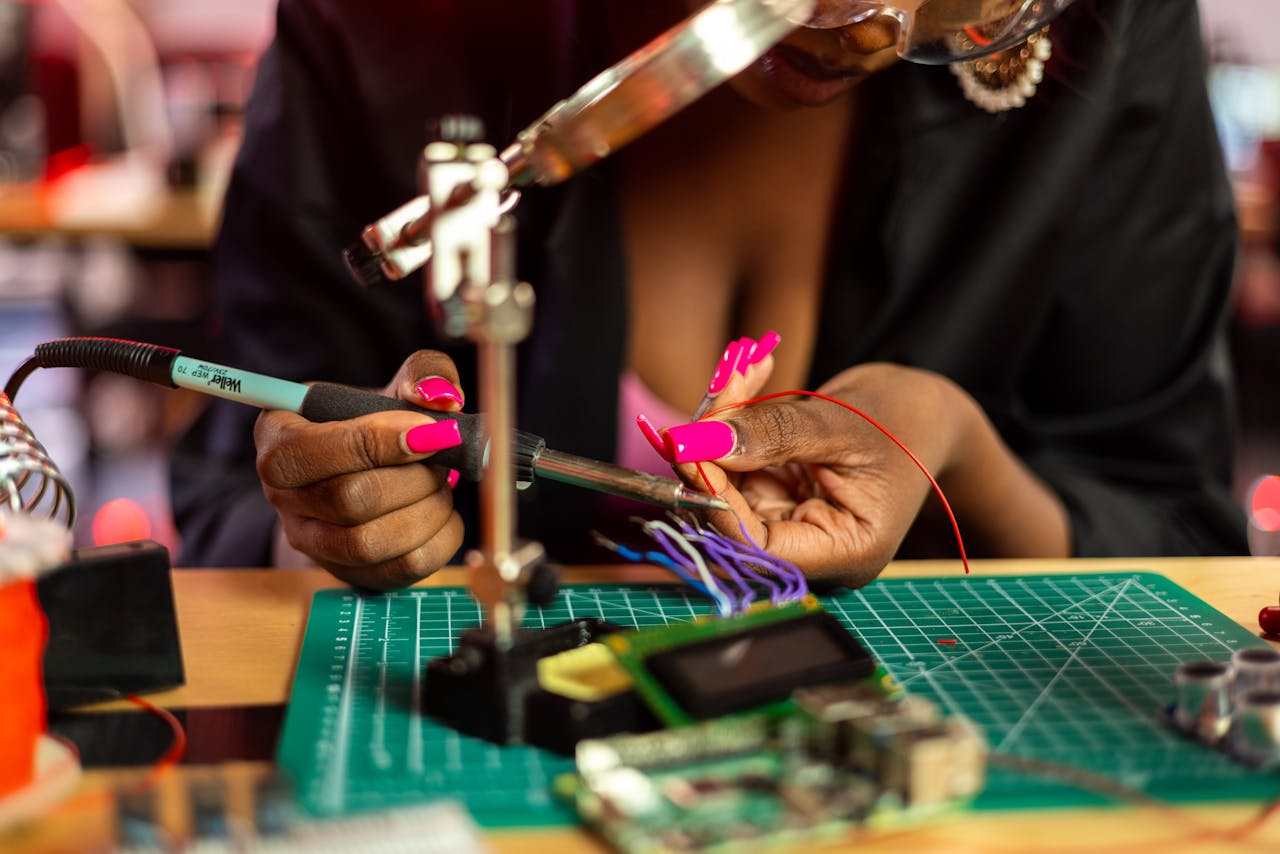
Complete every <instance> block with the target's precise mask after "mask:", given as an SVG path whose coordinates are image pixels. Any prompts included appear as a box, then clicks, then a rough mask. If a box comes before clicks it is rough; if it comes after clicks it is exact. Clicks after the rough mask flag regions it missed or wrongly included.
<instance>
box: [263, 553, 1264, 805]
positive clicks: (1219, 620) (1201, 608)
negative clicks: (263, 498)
mask: <svg viewBox="0 0 1280 854" xmlns="http://www.w3.org/2000/svg"><path fill="white" fill-rule="evenodd" d="M820 598H821V599H822V601H823V604H824V605H825V606H826V607H827V609H828V610H829V611H830V612H831V613H832V614H834V615H835V616H836V617H838V618H839V619H840V620H841V622H843V623H844V624H845V625H846V626H848V627H850V628H851V629H852V630H853V631H854V632H855V633H856V634H857V635H858V636H859V637H860V638H861V640H862V641H863V642H864V643H865V644H866V646H867V647H868V648H869V649H870V650H871V651H872V653H873V654H874V655H875V657H876V658H877V659H878V660H879V661H880V662H881V663H882V664H883V665H884V667H885V668H886V669H887V670H888V671H889V672H890V673H891V674H892V675H893V676H894V678H895V679H897V680H898V682H899V683H900V684H902V685H903V686H904V687H905V688H906V689H907V690H908V691H911V692H913V693H918V694H921V695H924V696H927V697H929V698H931V699H933V700H934V701H935V702H937V703H939V704H940V706H941V707H942V708H943V709H944V710H946V711H947V712H952V713H963V714H966V715H968V716H969V717H970V718H972V719H973V720H974V721H976V722H977V723H978V724H979V725H980V726H981V727H982V728H983V730H984V731H985V733H986V735H987V738H988V739H989V741H990V743H991V746H992V749H993V750H997V751H1000V752H1001V753H1005V754H1010V755H1013V756H1017V757H1022V758H1027V759H1034V760H1047V761H1051V762H1056V763H1066V764H1070V765H1072V766H1076V767H1079V768H1083V769H1086V770H1088V771H1092V772H1096V773H1101V774H1104V775H1106V776H1108V777H1110V778H1111V779H1113V780H1115V781H1116V782H1119V783H1121V784H1123V785H1125V786H1128V787H1131V788H1135V789H1141V790H1143V791H1146V792H1148V793H1150V794H1152V795H1155V796H1157V797H1161V798H1167V799H1170V800H1178V801H1187V800H1201V799H1223V798H1233V799H1240V798H1259V799H1261V798H1266V797H1274V796H1275V795H1277V794H1280V776H1278V775H1274V774H1271V775H1268V774H1262V773H1259V772H1255V771H1250V770H1248V769H1245V768H1243V767H1240V766H1238V765H1236V764H1235V763H1233V762H1231V761H1230V760H1228V759H1227V758H1226V757H1224V756H1222V755H1221V754H1218V753H1216V752H1214V751H1211V750H1208V749H1205V748H1202V747H1200V746H1199V745H1197V744H1195V743H1194V742H1190V741H1187V740H1185V739H1183V738H1181V737H1179V736H1178V735H1176V734H1174V733H1173V732H1171V731H1170V730H1168V729H1167V728H1166V727H1165V726H1164V725H1163V724H1162V722H1161V717H1160V715H1161V709H1162V708H1163V707H1164V706H1166V705H1167V704H1168V703H1169V702H1170V701H1171V700H1172V698H1173V671H1174V668H1175V667H1176V666H1177V665H1178V664H1179V663H1180V662H1183V661H1187V660H1190V659H1197V658H1213V659H1218V660H1223V659H1226V658H1228V657H1229V656H1230V655H1231V653H1232V652H1233V651H1234V650H1236V649H1238V648H1240V647H1243V646H1257V645H1262V644H1263V642H1262V641H1260V640H1259V639H1258V638H1256V637H1254V636H1253V635H1252V634H1251V633H1249V632H1248V631H1246V630H1245V629H1244V628H1242V627H1241V626H1239V625H1238V624H1236V623H1235V622H1233V621H1232V620H1231V619H1230V618H1228V617H1226V616H1225V615H1223V614H1221V613H1219V612H1218V611H1215V610H1214V609H1213V608H1211V607H1210V606H1209V605H1207V604H1206V603H1205V602H1203V601H1202V600H1200V599H1198V598H1196V597H1195V596H1192V595H1191V594H1190V593H1188V592H1187V591H1186V590H1184V589H1182V588H1181V587H1178V586H1177V585H1175V584H1173V583H1172V582H1170V581H1169V580H1167V579H1165V578H1163V577H1162V576H1158V575H1154V574H1150V573H1121V574H1114V573H1113V574H1106V575H1042V576H1021V577H1002V578H978V577H971V576H966V577H956V578H942V579H894V580H880V581H877V582H874V583H873V584H871V585H869V586H867V587H865V588H863V589H861V590H845V591H841V592H840V593H838V594H837V595H834V596H824V597H820ZM709 611H710V607H709V605H708V603H707V602H706V601H705V600H703V599H701V598H699V597H698V596H697V595H696V594H695V593H693V592H692V591H689V590H688V589H687V588H684V587H679V586H674V585H672V586H667V585H658V586H652V587H633V586H627V587H624V586H612V585H592V586H569V587H566V588H564V589H563V590H562V591H561V592H560V595H559V596H558V597H557V599H556V602H555V604H554V605H552V606H551V607H548V608H545V609H543V610H541V611H534V612H532V613H531V614H530V616H529V618H528V620H526V625H532V626H545V625H554V624H556V623H560V622H563V621H565V620H569V619H573V618H575V617H580V616H600V617H604V618H605V619H607V620H610V621H612V622H615V623H619V624H622V625H627V626H633V625H634V626H637V627H644V626H655V625H664V624H667V623H671V622H677V621H683V620H689V619H691V618H692V617H694V616H696V615H699V614H705V613H708V612H709ZM479 621H480V612H479V610H478V608H477V606H476V604H475V602H474V601H473V600H472V599H471V597H470V595H469V594H468V593H467V591H466V590H464V589H461V588H434V589H423V590H407V591H400V592H397V593H389V594H383V595H360V594H357V593H355V592H352V591H342V590H327V591H322V592H320V593H317V594H316V597H315V600H314V602H313V604H312V608H311V617H310V620H309V621H308V624H307V632H306V638H305V640H304V642H303V647H302V653H301V657H300V659H299V662H298V670H297V674H296V676H295V678H294V683H293V696H292V699H291V701H290V703H289V710H288V714H287V716H286V719H285V725H284V732H283V734H282V736H281V741H280V750H279V760H280V764H281V766H282V767H283V768H284V769H285V771H286V772H287V773H289V774H290V775H291V776H292V777H293V779H294V780H295V781H296V783H297V791H298V794H299V797H300V799H301V801H302V803H303V804H304V806H305V807H306V808H307V809H309V810H310V811H312V812H314V813H317V814H322V815H330V814H338V813H344V812H352V811H359V810H364V809H373V808H381V807H388V806H396V805H402V804H409V803H417V802H421V801H424V800H430V799H434V798H439V797H444V796H448V797H452V798H456V799H458V800H460V801H461V802H462V803H464V804H465V805H466V806H467V808H468V809H469V810H470V811H471V813H472V814H473V815H474V816H475V817H476V819H477V820H478V821H479V822H480V823H481V824H483V825H486V826H532V825H547V824H562V823H568V822H571V821H573V818H572V816H571V815H570V813H569V812H568V811H567V810H566V809H565V808H563V807H562V806H561V805H560V804H559V803H557V802H556V801H555V799H554V798H553V797H552V795H551V793H550V788H551V781H552V780H553V779H554V777H555V776H556V775H558V774H560V773H562V772H564V771H568V770H570V768H571V763H570V761H569V760H567V759H564V758H562V757H559V756H555V755H552V754H549V753H545V752H543V751H540V750H536V749H533V748H527V747H496V746H494V745H491V744H488V743H487V742H483V741H479V740H477V739H474V738H469V737H467V736H462V735H459V734H457V733H456V732H454V731H452V730H450V729H448V728H446V727H443V726H441V725H439V724H437V723H435V722H434V721H432V720H431V719H429V718H424V717H423V716H422V714H421V709H420V704H419V697H420V695H421V687H422V682H421V680H422V673H423V665H424V664H425V663H426V661H427V660H428V659H430V658H432V657H434V656H438V655H442V654H445V653H447V652H449V651H450V649H451V648H452V645H453V641H454V638H455V637H456V636H457V633H458V631H459V630H461V629H464V628H467V627H470V626H473V625H475V624H477V623H478V622H479ZM949 640H954V641H955V643H939V641H949ZM1099 800H1100V799H1099V798H1098V797H1097V796H1093V795H1090V794H1088V793H1086V792H1083V791H1081V790H1079V789H1075V788H1069V787H1066V786H1064V785H1061V784H1059V783H1055V782H1052V781H1049V780H1047V779H1040V778H1029V777H1022V776H1019V775H1015V774H1012V773H1007V772H1002V771H996V772H993V773H992V775H991V779H990V782H989V785H988V787H987V791H986V792H985V793H984V794H983V796H982V797H981V799H980V801H979V806H983V807H991V808H1003V807H1015V806H1046V805H1058V804H1061V805H1067V804H1081V803H1090V802H1098V801H1099Z"/></svg>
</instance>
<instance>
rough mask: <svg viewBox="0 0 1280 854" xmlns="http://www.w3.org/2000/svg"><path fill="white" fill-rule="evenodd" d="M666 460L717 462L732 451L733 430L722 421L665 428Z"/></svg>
mask: <svg viewBox="0 0 1280 854" xmlns="http://www.w3.org/2000/svg"><path fill="white" fill-rule="evenodd" d="M666 439H667V449H668V452H669V454H670V456H668V457H667V459H669V460H671V461H672V462H677V463H696V462H702V461H704V460H718V459H720V458H721V457H723V456H725V455H727V454H728V453H729V452H730V451H732V450H733V443H734V436H733V428H732V427H730V426H729V425H728V424H725V423H724V422H723V421H695V422H693V423H692V424H677V425H676V426H675V427H669V428H667V435H666Z"/></svg>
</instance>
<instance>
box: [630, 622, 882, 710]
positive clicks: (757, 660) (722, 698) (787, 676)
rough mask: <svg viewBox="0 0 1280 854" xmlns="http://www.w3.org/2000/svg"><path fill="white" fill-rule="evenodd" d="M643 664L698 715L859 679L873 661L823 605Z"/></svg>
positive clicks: (664, 653) (656, 655)
mask: <svg viewBox="0 0 1280 854" xmlns="http://www.w3.org/2000/svg"><path fill="white" fill-rule="evenodd" d="M645 667H646V669H648V670H649V672H650V673H651V674H653V676H654V678H655V679H657V681H658V683H659V684H660V685H661V686H662V687H663V688H664V689H665V690H666V691H667V693H668V694H669V695H670V696H671V698H672V699H673V700H674V701H675V702H676V703H677V704H679V705H680V707H681V708H683V709H684V710H685V711H686V712H687V713H689V714H690V715H692V716H693V717H695V718H699V719H705V718H711V717H717V716H719V715H723V714H729V713H731V712H736V711H742V710H745V709H749V708H753V707H755V706H759V705H763V704H765V703H770V702H774V701H777V700H782V699H785V698H786V697H787V696H789V695H790V693H791V692H792V691H794V690H795V689H797V688H802V687H805V686H807V685H815V684H820V683H823V682H833V681H837V680H842V679H858V678H862V677H865V676H868V675H870V674H871V673H872V671H874V670H875V662H874V661H873V660H872V659H871V656H870V654H869V653H867V651H866V649H864V648H863V646H862V645H861V644H860V643H858V641H857V639H856V638H854V637H853V635H851V634H849V632H848V631H847V630H846V629H845V628H844V626H842V625H840V623H839V622H837V621H836V620H835V619H834V618H833V617H832V616H831V615H830V614H827V613H826V612H821V611H819V612H813V613H809V614H805V615H804V616H802V617H798V618H796V619H794V620H780V621H778V622H776V623H769V624H766V625H764V626H760V627H757V628H754V629H750V630H747V631H743V632H737V633H734V634H731V635H725V636H722V637H716V638H711V639H709V640H705V641H699V642H697V643H692V644H688V645H686V646H680V647H676V648H674V649H669V650H664V651H662V652H658V653H654V654H653V655H650V656H649V657H648V658H646V659H645Z"/></svg>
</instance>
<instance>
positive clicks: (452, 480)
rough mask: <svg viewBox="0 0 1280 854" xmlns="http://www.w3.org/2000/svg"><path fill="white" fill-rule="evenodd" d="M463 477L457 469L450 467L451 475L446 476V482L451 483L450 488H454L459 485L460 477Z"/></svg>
mask: <svg viewBox="0 0 1280 854" xmlns="http://www.w3.org/2000/svg"><path fill="white" fill-rule="evenodd" d="M460 477H462V475H461V474H459V473H458V470H457V469H449V476H448V477H447V478H445V483H447V484H449V488H450V489H453V488H454V487H455V486H457V485H458V478H460Z"/></svg>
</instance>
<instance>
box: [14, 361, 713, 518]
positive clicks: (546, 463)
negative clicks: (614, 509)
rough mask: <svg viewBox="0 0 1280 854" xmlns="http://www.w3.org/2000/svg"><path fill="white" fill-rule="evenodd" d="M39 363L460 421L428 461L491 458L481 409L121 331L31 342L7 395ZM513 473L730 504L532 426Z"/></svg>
mask: <svg viewBox="0 0 1280 854" xmlns="http://www.w3.org/2000/svg"><path fill="white" fill-rule="evenodd" d="M36 368H87V369H91V370H99V371H109V372H111V373H116V374H123V375H125V376H130V377H134V378H135V379H140V380H146V381H147V382H151V383H156V384H158V385H163V386H168V387H171V388H186V389H190V390H192V391H198V392H201V393H203V394H209V395H214V396H216V397H222V398H226V399H227V400H233V401H236V402H237V403H246V404H249V405H251V406H257V407H261V408H263V409H281V410H285V411H287V412H295V413H297V414H299V415H301V416H302V417H303V418H306V419H307V420H308V421H343V420H346V419H349V418H357V417H359V416H361V415H368V414H369V413H372V412H386V411H389V410H404V411H408V412H417V413H421V414H428V415H430V416H431V417H432V418H436V419H441V418H449V419H453V420H455V421H457V422H458V432H459V433H460V434H461V436H462V444H461V445H458V446H457V447H454V448H447V449H445V450H443V451H437V452H436V453H435V454H433V455H432V456H431V457H430V458H429V459H428V460H427V462H429V463H431V464H432V465H440V466H448V467H449V468H452V469H456V470H457V471H458V473H459V475H460V476H462V477H464V478H466V479H468V480H472V481H479V480H480V478H481V477H482V476H483V475H484V471H485V467H486V465H487V463H488V456H489V454H488V446H489V436H488V433H487V432H486V430H485V426H484V421H483V419H482V418H481V416H479V415H476V414H474V413H467V412H440V411H436V410H426V409H423V408H421V407H419V406H415V405H414V404H412V403H409V402H408V401H404V400H398V399H396V398H392V397H386V396H385V395H381V394H378V393H377V392H372V391H367V390H365V389H360V388H354V387H352V386H345V385H338V384H336V383H323V382H322V383H314V384H312V385H307V384H305V383H297V382H290V381H288V380H282V379H278V378H276V377H270V376H266V375H265V374H257V373H253V372H252V371H243V370H239V369H237V368H229V367H226V366H225V365H218V364H215V363H213V362H208V361H204V360H202V359H195V358H192V357H190V356H184V355H182V352H181V351H180V350H175V349H173V348H171V347H161V346H158V345H155V344H146V343H142V342H138V341H126V340H123V339H118V338H95V337H77V338H59V339H56V340H53V341H46V342H44V343H43V344H39V345H37V346H36V348H35V354H34V355H32V356H31V357H30V358H29V359H27V360H26V361H25V362H23V363H22V365H20V366H19V367H18V369H17V370H16V371H15V372H14V374H13V376H12V377H11V378H10V379H9V382H8V384H7V385H6V387H5V394H6V395H8V397H9V398H10V399H12V398H13V396H14V395H15V394H16V393H17V390H18V386H19V385H21V383H22V382H23V380H25V379H26V377H27V376H28V375H29V374H30V373H31V372H32V371H34V370H35V369H36ZM515 459H516V480H517V482H518V483H519V484H520V486H521V487H522V488H526V487H528V486H529V485H530V484H532V483H533V481H534V478H535V476H538V475H540V476H542V477H545V478H547V479H549V480H557V481H561V482H563V483H569V484H573V485H576V486H582V487H586V488H587V489H594V490H597V491H599V492H607V493H609V494H611V495H619V496H623V497H626V498H634V499H636V500H638V501H644V502H648V503H650V504H658V505H661V506H663V507H670V508H691V509H701V510H712V509H713V510H727V509H729V505H728V504H727V503H726V502H725V501H724V500H723V499H721V498H716V497H715V496H712V495H706V494H705V493H701V492H697V491H694V490H691V489H689V488H687V487H685V486H684V485H683V484H681V483H680V482H679V481H677V480H674V479H672V478H664V477H659V476H657V475H653V474H648V473H646V472H640V471H635V470H633V469H628V468H623V467H622V466H617V465H613V464H612V463H606V462H601V461H599V460H593V459H589V458H587V457H580V456H577V455H576V454H568V453H564V452H562V451H556V450H553V449H551V448H548V447H547V443H546V440H544V439H543V438H541V437H540V436H535V435H533V434H531V433H525V432H522V431H517V432H516V435H515Z"/></svg>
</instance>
